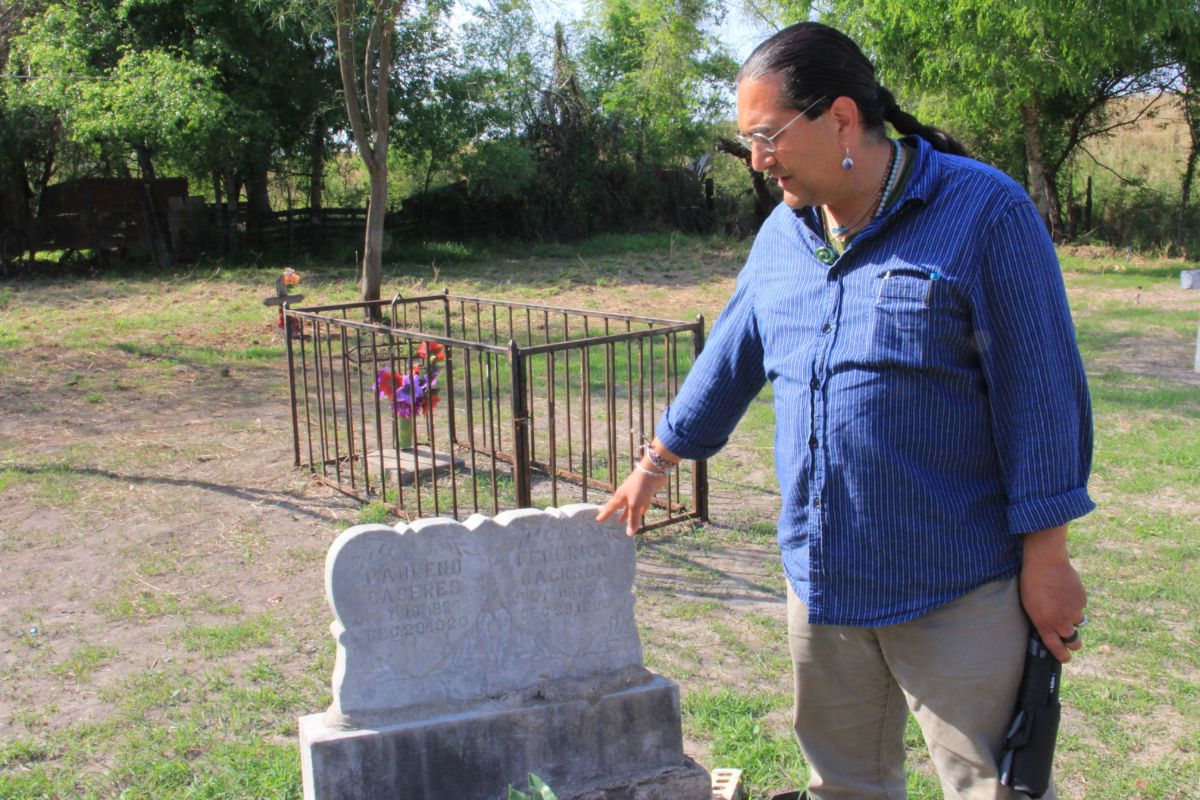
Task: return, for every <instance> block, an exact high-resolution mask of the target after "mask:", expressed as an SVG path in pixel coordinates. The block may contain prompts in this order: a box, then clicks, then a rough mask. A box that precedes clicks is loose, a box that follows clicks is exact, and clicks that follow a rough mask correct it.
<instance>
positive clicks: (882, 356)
mask: <svg viewBox="0 0 1200 800" xmlns="http://www.w3.org/2000/svg"><path fill="white" fill-rule="evenodd" d="M873 288H874V298H873V301H874V302H873V305H872V308H871V322H870V326H869V330H870V336H869V337H868V341H869V344H868V348H869V359H870V360H871V361H873V362H875V363H880V364H890V365H898V366H906V367H931V366H949V365H950V364H951V363H953V362H955V361H957V360H958V359H959V358H961V357H962V356H963V355H965V353H964V352H963V349H964V348H968V349H969V335H970V334H969V328H968V325H967V319H966V314H965V312H964V311H962V310H961V309H959V308H958V306H957V304H956V303H955V301H954V297H953V292H952V291H951V287H950V285H949V282H948V281H947V280H946V279H945V278H942V277H941V276H939V275H938V274H937V273H936V272H933V273H931V272H926V271H922V270H916V269H912V270H897V271H889V272H886V273H884V274H883V275H881V276H879V277H878V278H876V282H875V286H874V287H873Z"/></svg>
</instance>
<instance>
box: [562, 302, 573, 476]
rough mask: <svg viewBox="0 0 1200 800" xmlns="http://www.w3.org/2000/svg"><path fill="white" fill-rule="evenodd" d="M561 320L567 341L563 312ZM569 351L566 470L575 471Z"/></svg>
mask: <svg viewBox="0 0 1200 800" xmlns="http://www.w3.org/2000/svg"><path fill="white" fill-rule="evenodd" d="M562 319H563V340H564V341H567V340H569V339H570V336H569V334H568V331H567V325H568V323H567V314H566V312H563V315H562ZM571 350H572V348H570V347H568V348H566V349H565V350H564V351H563V358H564V359H566V362H567V363H566V374H565V376H564V377H563V390H564V394H565V395H566V401H567V469H571V470H573V469H575V451H574V438H573V435H572V429H571V420H572V419H573V418H574V415H573V414H572V413H571Z"/></svg>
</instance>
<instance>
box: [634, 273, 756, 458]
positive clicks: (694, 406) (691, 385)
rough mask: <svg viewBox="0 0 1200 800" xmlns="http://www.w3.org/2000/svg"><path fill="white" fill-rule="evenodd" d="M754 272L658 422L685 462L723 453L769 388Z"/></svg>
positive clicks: (744, 277) (662, 437)
mask: <svg viewBox="0 0 1200 800" xmlns="http://www.w3.org/2000/svg"><path fill="white" fill-rule="evenodd" d="M752 271H753V270H752V269H751V268H749V267H747V268H746V269H743V270H742V272H741V274H740V275H739V276H738V282H737V287H736V288H735V289H734V292H733V296H732V297H731V298H730V300H729V303H728V304H726V306H725V309H724V310H723V311H722V312H721V315H720V316H719V317H718V318H717V322H716V324H715V325H714V326H713V330H712V334H711V335H710V336H709V337H708V339H707V340H706V341H705V343H704V350H703V351H702V352H701V353H700V357H699V358H697V359H696V363H695V364H694V365H692V369H691V371H690V372H689V373H688V376H687V378H686V379H685V380H684V382H683V386H682V387H680V390H679V394H678V395H677V396H676V397H675V399H674V400H673V401H672V402H671V404H670V406H668V408H667V410H666V412H664V413H663V415H662V417H661V418H659V421H658V425H657V428H656V429H655V433H656V434H657V436H658V440H659V441H660V442H662V443H663V444H664V445H665V446H666V447H667V448H668V449H669V450H670V451H671V452H672V453H675V454H676V455H678V456H680V457H682V458H697V459H699V458H708V457H709V456H712V455H713V454H715V453H716V452H717V451H718V450H720V449H721V448H722V447H724V446H725V444H726V442H728V441H729V434H730V433H732V432H733V429H734V427H736V425H737V423H738V421H739V420H740V419H741V418H742V415H743V414H745V413H746V408H747V407H748V406H749V405H750V401H751V400H753V399H754V397H755V396H756V395H757V394H758V392H759V390H761V389H762V387H763V384H764V383H765V382H766V375H765V372H764V370H763V346H762V340H761V338H760V335H759V330H758V325H757V322H756V320H755V315H754V298H753V277H752V275H751V273H752Z"/></svg>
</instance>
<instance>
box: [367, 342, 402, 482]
mask: <svg viewBox="0 0 1200 800" xmlns="http://www.w3.org/2000/svg"><path fill="white" fill-rule="evenodd" d="M376 337H377V334H376V333H375V332H374V331H372V332H371V352H372V353H375V354H378V353H379V348H378V347H376V346H375V345H376V344H377V342H376ZM380 371H381V370H380V369H379V361H378V360H375V361H374V362H373V363H372V369H371V374H372V375H373V376H374V379H375V382H373V383H372V384H371V395H372V396H373V397H374V401H373V402H374V406H375V447H376V448H377V449H378V450H379V498H380V500H382V501H383V502H384V503H386V502H387V458H386V457H385V453H384V451H383V414H382V409H381V408H380V404H379V388H380V387H379V386H378V383H379V382H380V381H379V373H380ZM363 452H364V453H365V452H366V445H365V444H364V445H363ZM364 458H366V456H364ZM399 466H400V464H399V463H397V464H396V467H397V469H398V468H399ZM370 491H371V482H370V479H369V478H368V480H367V493H368V494H370Z"/></svg>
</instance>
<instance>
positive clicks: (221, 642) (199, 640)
mask: <svg viewBox="0 0 1200 800" xmlns="http://www.w3.org/2000/svg"><path fill="white" fill-rule="evenodd" d="M277 625H278V621H277V620H276V619H275V618H274V617H273V616H272V615H270V614H259V615H256V616H253V617H248V618H246V619H243V620H240V621H238V622H233V623H229V624H226V625H197V626H194V627H189V628H187V629H186V630H184V632H183V634H182V640H183V646H184V648H185V649H187V650H192V651H195V652H198V653H199V654H200V655H201V656H202V657H204V658H216V657H219V656H223V655H228V654H229V653H233V652H236V651H238V650H249V649H254V648H259V647H266V646H267V645H269V644H270V643H271V640H272V638H273V636H274V632H275V627H276V626H277Z"/></svg>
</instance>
